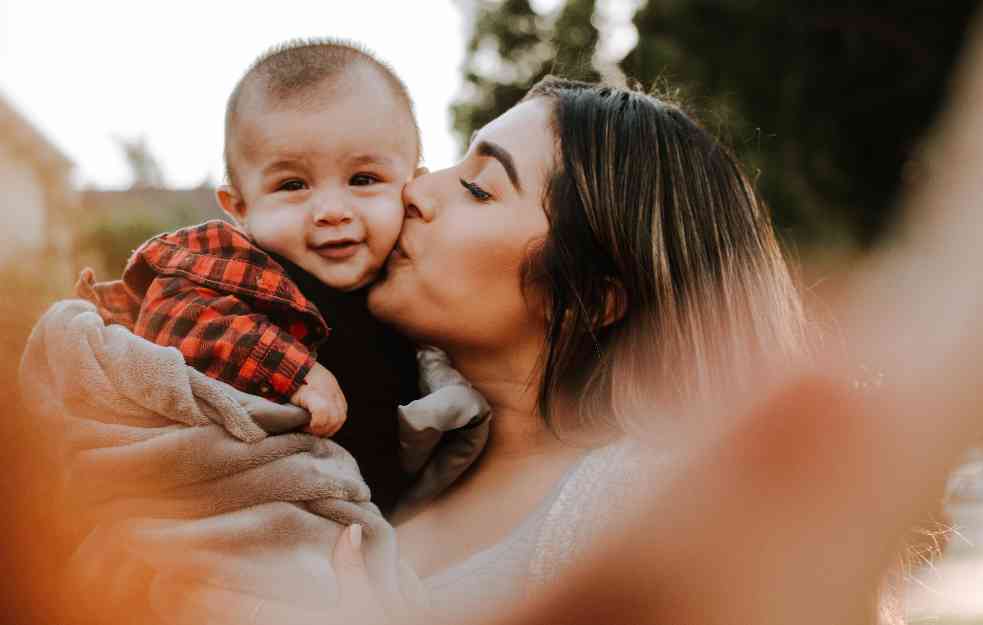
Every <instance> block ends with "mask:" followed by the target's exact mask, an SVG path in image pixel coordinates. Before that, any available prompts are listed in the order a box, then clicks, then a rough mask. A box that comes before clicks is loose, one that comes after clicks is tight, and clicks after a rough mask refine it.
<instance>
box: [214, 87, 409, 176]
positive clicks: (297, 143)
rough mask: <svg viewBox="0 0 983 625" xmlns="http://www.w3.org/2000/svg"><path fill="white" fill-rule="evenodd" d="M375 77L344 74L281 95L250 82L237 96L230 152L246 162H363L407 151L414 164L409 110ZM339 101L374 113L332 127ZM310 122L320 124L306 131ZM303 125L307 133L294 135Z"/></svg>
mask: <svg viewBox="0 0 983 625" xmlns="http://www.w3.org/2000/svg"><path fill="white" fill-rule="evenodd" d="M376 74H377V73H376V72H372V71H365V70H363V71H362V72H356V71H354V70H349V71H348V72H346V75H345V76H342V77H336V78H332V79H328V80H324V81H321V83H319V84H317V85H313V86H309V87H308V88H305V89H303V90H296V91H294V92H286V93H284V92H278V91H277V90H275V89H271V88H270V87H269V86H268V85H266V84H264V83H263V82H262V81H255V82H254V83H253V84H252V85H249V86H248V88H247V89H244V90H243V93H242V94H241V97H240V101H239V106H238V107H237V115H236V118H237V119H236V124H235V127H234V129H233V132H232V135H231V137H230V138H231V139H232V143H233V144H234V146H233V147H234V151H235V152H236V153H237V154H238V155H240V156H245V157H247V158H250V157H251V158H255V157H257V156H262V155H263V154H264V153H269V152H282V153H294V154H295V155H300V154H303V153H305V152H306V153H308V154H307V157H308V158H314V157H317V156H321V157H338V156H340V155H342V154H343V155H345V156H351V157H353V158H355V157H358V158H363V160H365V159H368V157H370V156H372V157H375V158H376V159H387V158H388V159H399V158H403V157H404V155H405V153H406V152H407V151H410V152H412V153H413V158H412V160H413V163H412V165H413V166H415V165H416V161H417V160H418V157H419V152H420V145H419V135H418V131H417V128H416V121H415V119H414V116H413V112H412V109H411V107H410V105H409V103H408V102H403V101H402V99H401V98H399V97H397V96H394V95H392V92H391V90H390V89H389V87H388V85H387V84H386V83H385V81H384V79H383V78H382V77H381V76H378V75H376ZM341 102H347V103H348V108H349V109H350V108H352V106H353V105H354V106H355V107H356V108H358V109H359V110H363V109H364V110H365V111H374V112H375V113H376V114H375V115H372V116H371V118H370V119H368V120H363V122H362V123H356V124H353V123H349V124H345V123H344V120H337V121H338V123H334V122H335V121H336V120H335V119H334V118H333V115H334V114H335V113H336V112H338V108H337V107H338V106H340V103H341ZM318 116H320V118H321V119H318ZM312 120H316V123H317V124H319V125H317V126H315V127H311V125H310V124H311V123H312ZM304 123H307V124H308V126H307V130H308V132H307V133H306V134H305V133H303V132H301V133H298V132H297V129H298V127H302V126H303V124H304ZM298 134H299V136H298ZM305 146H306V148H307V149H305Z"/></svg>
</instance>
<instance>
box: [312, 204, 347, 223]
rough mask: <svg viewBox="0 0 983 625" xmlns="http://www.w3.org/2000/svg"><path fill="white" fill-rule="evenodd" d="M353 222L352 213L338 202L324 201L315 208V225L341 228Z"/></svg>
mask: <svg viewBox="0 0 983 625" xmlns="http://www.w3.org/2000/svg"><path fill="white" fill-rule="evenodd" d="M351 220H352V211H351V210H349V209H348V208H347V207H346V206H344V205H343V204H341V203H339V202H336V201H330V200H329V201H324V202H321V203H319V204H318V205H317V206H316V207H315V208H314V223H316V224H317V225H319V226H339V225H341V224H344V223H347V222H350V221H351Z"/></svg>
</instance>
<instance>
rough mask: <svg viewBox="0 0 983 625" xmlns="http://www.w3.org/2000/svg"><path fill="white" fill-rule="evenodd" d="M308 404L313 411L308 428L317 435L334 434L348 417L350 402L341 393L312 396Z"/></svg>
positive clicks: (308, 407)
mask: <svg viewBox="0 0 983 625" xmlns="http://www.w3.org/2000/svg"><path fill="white" fill-rule="evenodd" d="M307 404H308V405H307V409H308V410H309V411H310V413H311V423H310V425H309V426H308V429H309V430H310V432H311V433H312V434H316V435H317V436H334V435H335V434H336V433H337V432H338V430H340V429H341V426H342V425H344V424H345V420H346V419H347V418H348V404H347V402H346V401H345V398H344V396H342V395H340V394H329V395H318V396H316V397H311V398H310V399H309V400H308V402H307Z"/></svg>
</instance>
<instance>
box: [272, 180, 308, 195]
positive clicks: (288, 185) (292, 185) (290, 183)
mask: <svg viewBox="0 0 983 625" xmlns="http://www.w3.org/2000/svg"><path fill="white" fill-rule="evenodd" d="M306 188H307V183H306V182H304V181H303V180H300V179H299V178H291V179H290V180H284V181H283V182H281V183H280V184H279V185H277V188H276V190H277V191H288V192H289V191H303V190H304V189H306Z"/></svg>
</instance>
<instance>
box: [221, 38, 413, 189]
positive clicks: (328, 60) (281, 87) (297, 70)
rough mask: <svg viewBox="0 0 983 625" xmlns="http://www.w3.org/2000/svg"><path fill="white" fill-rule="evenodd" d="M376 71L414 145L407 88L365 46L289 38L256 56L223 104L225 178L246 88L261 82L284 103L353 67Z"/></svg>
mask: <svg viewBox="0 0 983 625" xmlns="http://www.w3.org/2000/svg"><path fill="white" fill-rule="evenodd" d="M359 65H361V66H365V65H368V66H369V67H371V68H373V69H375V70H376V71H378V72H379V75H380V76H382V77H383V79H385V81H386V82H387V83H388V84H389V87H390V88H391V89H392V91H393V95H394V96H396V97H397V98H398V99H399V100H401V101H402V102H403V104H405V105H406V108H407V110H408V111H409V113H410V119H412V120H413V129H414V131H415V132H416V139H417V145H420V143H421V142H420V128H419V126H418V125H417V123H416V115H415V113H414V111H413V101H412V100H411V99H410V94H409V91H407V89H406V85H405V84H403V81H402V80H400V78H399V76H397V75H396V72H395V71H393V69H392V67H390V66H389V65H388V64H387V63H386V62H385V61H382V60H380V59H379V58H378V57H377V56H376V55H375V54H373V53H372V52H371V51H369V50H368V49H367V48H365V46H362V45H361V44H358V43H355V42H353V41H348V40H343V39H331V38H315V39H291V40H289V41H285V42H283V43H280V44H277V45H275V46H273V47H272V48H270V49H269V50H267V51H266V52H264V53H263V54H261V55H259V57H257V58H256V60H255V61H253V63H252V65H250V66H249V69H248V70H246V73H245V74H243V76H242V78H240V79H239V82H237V83H236V86H235V88H234V89H233V90H232V93H231V94H230V95H229V99H228V102H227V103H226V105H225V149H224V156H225V176H226V178H227V180H228V182H229V183H230V184H233V185H234V184H235V179H234V176H233V171H232V166H231V153H230V146H231V144H232V139H233V134H234V132H235V127H236V121H237V118H238V115H239V104H240V102H239V101H240V99H241V97H242V94H243V92H244V91H245V90H246V88H247V87H249V86H251V85H253V84H254V83H256V82H258V81H263V83H264V85H265V91H266V93H267V95H268V97H272V98H274V99H275V100H279V101H283V100H287V99H290V98H292V97H295V96H298V95H301V94H303V93H304V92H306V91H308V90H310V89H313V88H314V87H317V86H319V85H320V84H321V83H322V82H324V81H325V80H328V79H332V78H334V79H337V78H341V77H344V76H345V75H346V74H347V72H348V71H349V70H350V69H353V68H354V67H356V66H359Z"/></svg>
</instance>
